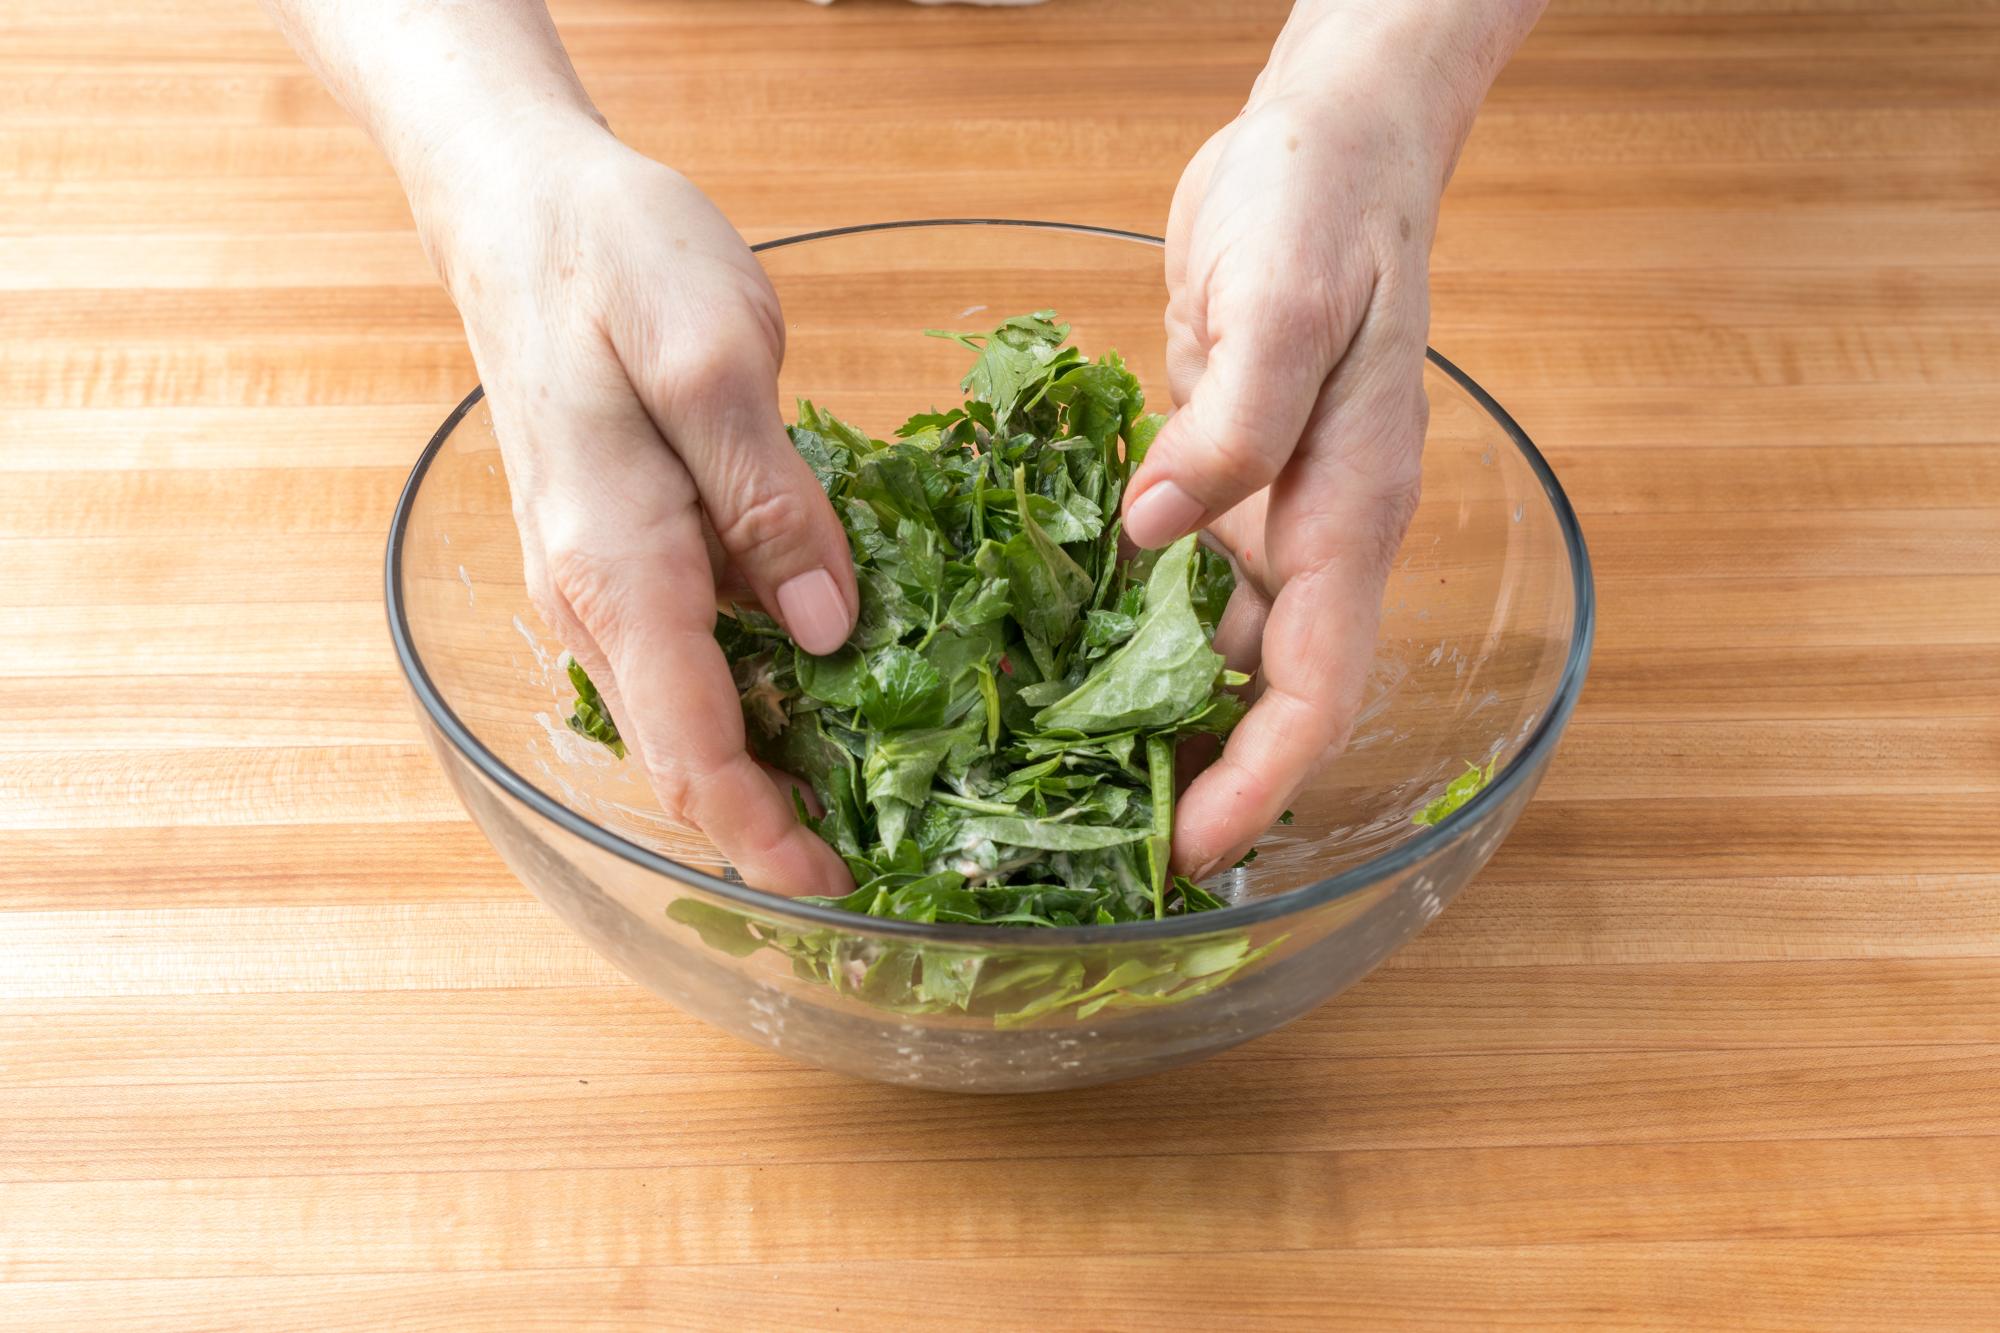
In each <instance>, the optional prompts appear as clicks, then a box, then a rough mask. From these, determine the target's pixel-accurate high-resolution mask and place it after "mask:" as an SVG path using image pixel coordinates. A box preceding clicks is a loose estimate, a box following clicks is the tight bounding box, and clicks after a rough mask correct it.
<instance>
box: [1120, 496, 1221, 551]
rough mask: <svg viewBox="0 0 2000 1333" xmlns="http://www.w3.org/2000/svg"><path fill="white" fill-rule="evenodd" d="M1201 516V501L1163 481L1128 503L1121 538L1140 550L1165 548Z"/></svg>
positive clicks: (1188, 529) (1192, 526) (1199, 520)
mask: <svg viewBox="0 0 2000 1333" xmlns="http://www.w3.org/2000/svg"><path fill="white" fill-rule="evenodd" d="M1205 512H1207V511H1206V510H1205V509H1203V507H1202V503H1201V501H1199V500H1197V499H1195V498H1194V497H1193V496H1192V495H1189V494H1188V493H1187V492H1186V491H1184V490H1182V489H1181V488H1180V487H1179V486H1176V485H1175V484H1174V483H1173V482H1171V481H1163V482H1161V483H1160V484H1159V485H1157V486H1155V487H1153V488H1152V489H1151V490H1149V491H1147V492H1146V493H1145V494H1144V495H1142V496H1140V497H1139V498H1138V499H1136V500H1134V501H1133V502H1132V508H1131V510H1130V511H1129V512H1128V513H1127V514H1126V515H1125V535H1126V536H1128V537H1130V538H1131V539H1132V540H1133V541H1134V542H1137V543H1138V544H1139V545H1140V546H1144V547H1149V548H1150V547H1154V546H1165V545H1166V544H1167V543H1168V542H1171V541H1173V540H1174V539H1175V538H1177V537H1184V536H1186V535H1187V534H1188V533H1189V532H1190V531H1192V530H1193V528H1194V525H1195V524H1197V523H1199V522H1201V516H1202V514H1204V513H1205Z"/></svg>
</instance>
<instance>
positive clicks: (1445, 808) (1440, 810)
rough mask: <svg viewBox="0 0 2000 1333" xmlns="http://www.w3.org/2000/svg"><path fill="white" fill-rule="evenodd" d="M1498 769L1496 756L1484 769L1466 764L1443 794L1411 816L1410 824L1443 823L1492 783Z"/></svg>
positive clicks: (1498, 764)
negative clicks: (1447, 816) (1453, 812)
mask: <svg viewBox="0 0 2000 1333" xmlns="http://www.w3.org/2000/svg"><path fill="white" fill-rule="evenodd" d="M1499 767H1500V756H1498V755H1495V756H1493V758H1492V759H1491V760H1490V761H1489V762H1488V763H1487V765H1486V767H1484V768H1481V767H1480V766H1479V765H1477V764H1472V763H1468V764H1467V765H1466V766H1465V771H1464V772H1463V773H1460V774H1459V775H1458V776H1457V777H1455V778H1453V779H1452V780H1451V783H1450V785H1448V786H1447V787H1446V788H1445V789H1444V794H1443V795H1442V796H1440V797H1438V798H1437V799H1436V800H1435V801H1432V802H1431V803H1430V804H1429V805H1427V806H1425V807H1424V808H1423V809H1421V810H1419V811H1417V813H1416V814H1414V815H1411V816H1410V822H1411V823H1412V824H1423V825H1426V826H1428V825H1432V824H1440V823H1443V822H1444V817H1445V816H1446V815H1448V814H1450V813H1451V812H1452V811H1454V810H1456V809H1458V808H1459V807H1460V806H1462V805H1464V804H1465V803H1466V802H1467V801H1469V800H1471V799H1472V798H1473V797H1475V796H1477V795H1478V794H1479V793H1480V792H1481V791H1483V790H1485V788H1486V784H1487V783H1489V782H1491V781H1493V772H1494V770H1495V769H1497V768H1499Z"/></svg>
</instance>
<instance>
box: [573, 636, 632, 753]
mask: <svg viewBox="0 0 2000 1333" xmlns="http://www.w3.org/2000/svg"><path fill="white" fill-rule="evenodd" d="M563 669H564V670H566V671H568V672H569V683H570V684H571V685H573V686H575V687H576V707H575V708H573V709H571V710H570V715H569V718H568V722H569V729H570V730H571V731H573V732H575V733H576V734H577V735H579V736H582V737H585V738H586V739H589V740H593V741H596V742H597V743H598V744H599V745H602V746H604V747H605V748H606V749H608V750H610V751H611V753H613V754H615V755H617V756H618V757H619V758H620V759H623V758H624V757H625V742H624V741H622V740H620V739H619V738H618V726H617V724H616V723H614V722H613V721H612V720H611V710H609V709H608V708H606V707H605V706H604V696H603V695H601V694H599V693H598V692H597V686H596V685H595V684H594V683H592V681H591V679H590V677H589V676H588V675H587V674H586V673H585V672H584V669H583V668H582V667H581V666H579V665H578V664H577V660H576V659H575V658H574V657H571V656H570V655H569V654H567V653H565V654H563Z"/></svg>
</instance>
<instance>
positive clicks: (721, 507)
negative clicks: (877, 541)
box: [628, 332, 860, 653]
mask: <svg viewBox="0 0 2000 1333" xmlns="http://www.w3.org/2000/svg"><path fill="white" fill-rule="evenodd" d="M631 364H632V363H630V362H628V365H631ZM633 378H634V383H635V387H636V388H637V389H638V391H639V397H640V400H641V401H642V402H644V403H645V405H646V409H647V411H648V412H649V413H650V414H651V415H652V418H653V420H654V422H655V423H656V424H657V425H658V426H659V428H660V431H661V433H662V434H663V435H664V436H665V437H666V440H667V443H668V444H669V445H671V446H672V448H673V450H674V453H675V454H676V455H677V456H678V457H679V458H680V460H681V461H682V462H683V463H684V464H685V465H686V467H687V471H688V473H689V475H690V476H691V477H692V478H693V480H694V484H695V486H696V488H697V490H698V491H699V493H700V497H701V507H702V510H703V511H704V513H705V514H706V516H707V518H708V521H709V522H710V523H711V524H712V525H713V527H714V531H715V535H716V539H717V540H718V541H719V542H720V543H721V547H722V550H723V551H724V552H725V553H726V555H727V557H728V562H729V565H730V567H731V569H732V570H733V571H734V572H735V573H736V574H739V575H740V576H741V577H742V579H743V580H744V581H745V582H746V583H747V584H748V585H749V587H750V589H751V591H752V592H754V593H755V594H756V597H757V601H758V602H759V603H760V604H761V605H762V606H763V608H764V609H765V610H766V611H768V612H770V613H771V614H772V615H774V616H776V617H777V618H778V619H779V620H780V621H781V622H783V624H784V626H785V629H786V630H787V631H789V632H790V634H791V636H792V637H793V638H794V639H796V640H797V641H798V643H799V646H800V647H802V648H804V649H805V650H806V651H807V652H809V653H830V652H832V651H834V650H835V649H836V648H838V647H840V645H841V644H842V643H845V642H846V641H847V636H848V634H849V633H850V632H851V631H852V630H853V628H854V618H855V613H856V611H857V610H858V609H859V607H860V597H859V594H858V592H857V590H856V588H855V581H854V564H853V560H852V558H851V556H850V554H849V552H848V546H847V535H846V532H845V530H844V529H843V528H842V527H841V526H840V520H839V519H838V518H836V517H835V516H834V512H833V507H832V506H831V505H830V504H828V503H827V500H826V495H825V492H823V491H822V490H821V489H820V485H819V482H818V480H817V479H816V478H815V477H814V476H813V472H812V469H811V468H810V467H808V466H807V465H806V462H805V460H804V459H802V458H800V457H799V455H798V451H797V450H795V449H793V448H792V445H791V441H790V440H789V439H788V438H787V437H786V435H785V427H784V423H783V421H782V420H781V419H780V418H779V416H778V406H777V362H776V359H775V356H774V354H773V353H772V351H771V348H770V344H769V343H768V341H766V340H765V339H764V338H762V337H761V336H760V335H758V334H756V333H755V332H748V333H741V334H738V333H730V332H720V333H717V334H716V335H715V336H714V337H713V338H712V339H711V340H710V341H708V342H707V343H705V344H704V345H702V346H701V347H700V348H697V349H682V350H676V351H674V352H672V353H671V354H669V355H668V356H667V358H666V359H664V360H661V361H658V362H656V363H655V364H653V365H640V366H638V367H636V368H635V369H634V372H633Z"/></svg>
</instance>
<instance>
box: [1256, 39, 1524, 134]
mask: <svg viewBox="0 0 2000 1333" xmlns="http://www.w3.org/2000/svg"><path fill="white" fill-rule="evenodd" d="M1544 3H1545V0H1474V2H1473V3H1465V4H1439V3H1436V0H1298V4H1297V5H1296V6H1295V7H1294V8H1293V10H1292V16H1291V18H1290V20H1289V21H1288V22H1287V23H1286V24H1285V27H1284V30H1283V31H1282V32H1281V33H1280V34H1279V36H1278V40H1277V42H1276V44H1275V45H1274V46H1273V47H1272V50H1271V58H1270V61H1269V62H1268V63H1267V64H1266V66H1265V68H1264V71H1263V73H1261V74H1260V75H1259V76H1258V78H1257V82H1256V85H1255V87H1253V89H1252V90H1251V95H1250V99H1249V105H1250V106H1251V107H1252V108H1254V107H1257V106H1259V105H1262V104H1266V103H1269V102H1273V101H1278V100H1291V99H1298V100H1302V101H1305V102H1308V103H1311V104H1316V105H1318V104H1327V103H1333V104H1336V105H1342V106H1345V107H1351V106H1354V105H1356V104H1362V105H1370V106H1376V107H1381V108H1384V109H1386V110H1387V111H1388V113H1389V114H1391V115H1393V116H1395V117H1396V118H1397V120H1398V121H1399V122H1400V123H1402V124H1403V125H1405V126H1407V127H1408V128H1409V129H1410V130H1411V131H1413V132H1414V133H1416V134H1417V135H1418V136H1419V139H1420V142H1421V143H1422V145H1423V147H1424V148H1425V149H1426V150H1427V151H1428V152H1429V153H1430V154H1431V155H1433V156H1435V157H1436V158H1438V159H1440V160H1441V161H1442V162H1443V163H1445V164H1446V165H1447V167H1448V166H1449V164H1450V163H1451V162H1452V161H1454V160H1455V159H1456V157H1457V155H1458V150H1459V148H1460V147H1461V146H1462V145H1463V144H1464V142H1465V137H1466V135H1467V134H1468V133H1469V132H1470V131H1471V128H1472V118H1473V116H1474V114H1475V113H1476V112H1477V111H1478V109H1479V103H1480V101H1481V99H1482V98H1484V97H1485V95H1486V90H1487V88H1488V87H1489V86H1491V84H1492V82H1493V79H1494V77H1495V76H1496V75H1497V74H1498V73H1499V72H1500V69H1501V67H1502V66H1503V65H1505V64H1506V62H1507V58H1508V57H1509V56H1511V55H1512V54H1513V52H1514V49H1515V47H1517V46H1518V45H1520V42H1521V40H1522V39H1523V38H1524V37H1526V36H1527V34H1528V31H1529V29H1530V28H1532V27H1533V26H1534V22H1535V19H1536V18H1537V17H1539V16H1540V14H1541V11H1542V8H1543V5H1544Z"/></svg>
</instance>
